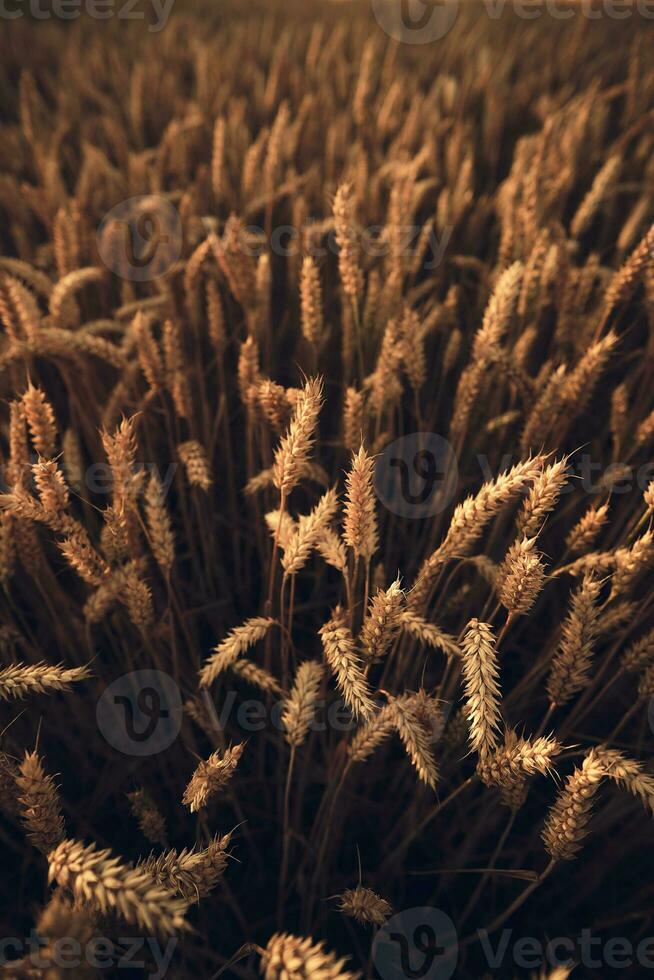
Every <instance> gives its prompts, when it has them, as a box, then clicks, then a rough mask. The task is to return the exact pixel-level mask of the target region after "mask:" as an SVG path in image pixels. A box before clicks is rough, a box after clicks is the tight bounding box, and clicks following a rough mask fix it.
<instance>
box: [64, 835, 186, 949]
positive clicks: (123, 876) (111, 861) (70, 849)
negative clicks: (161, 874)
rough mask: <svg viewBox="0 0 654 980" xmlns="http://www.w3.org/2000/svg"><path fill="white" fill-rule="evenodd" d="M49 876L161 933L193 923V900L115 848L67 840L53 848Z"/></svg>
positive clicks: (172, 932) (103, 909) (86, 898)
mask: <svg viewBox="0 0 654 980" xmlns="http://www.w3.org/2000/svg"><path fill="white" fill-rule="evenodd" d="M48 864H49V871H48V880H49V881H51V882H53V881H56V882H57V884H58V885H60V886H61V887H62V888H66V889H68V890H70V891H71V892H72V894H73V896H74V897H75V899H76V900H77V901H79V902H84V903H86V904H88V905H90V906H92V907H93V908H96V909H97V910H98V911H99V912H102V913H103V914H104V915H107V914H108V913H110V912H115V913H117V914H118V915H120V916H121V918H123V919H124V920H125V922H128V923H132V924H134V925H136V926H139V927H140V928H142V929H146V930H151V931H152V932H154V933H156V934H157V935H160V936H170V935H175V934H176V933H178V932H181V931H183V930H185V929H186V928H188V923H187V922H186V920H185V918H184V914H185V912H186V906H187V903H186V902H185V901H183V900H182V899H179V898H176V897H174V895H173V893H172V892H170V891H168V890H167V889H165V888H162V887H161V886H160V885H158V884H156V882H155V881H154V880H153V878H152V877H151V876H150V875H149V874H148V873H147V872H146V871H144V870H143V869H141V868H138V867H137V868H134V867H132V866H131V865H129V864H124V863H123V862H121V860H120V859H119V858H117V857H111V851H109V850H98V848H97V847H96V846H95V844H87V845H86V846H85V845H84V844H83V843H82V842H81V841H76V840H63V841H61V843H60V844H58V845H57V847H55V848H54V849H53V850H52V851H51V852H50V853H49V854H48Z"/></svg>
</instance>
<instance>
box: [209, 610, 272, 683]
mask: <svg viewBox="0 0 654 980" xmlns="http://www.w3.org/2000/svg"><path fill="white" fill-rule="evenodd" d="M274 623H275V620H274V619H272V618H271V617H270V616H255V617H254V618H253V619H248V620H247V622H245V623H243V625H242V626H237V627H235V628H234V629H233V630H232V631H231V632H230V633H229V634H228V635H227V636H226V637H225V639H224V640H221V642H220V643H219V644H218V646H217V647H216V648H215V650H214V652H213V653H212V654H211V656H210V657H209V658H208V659H207V660H206V661H205V663H204V664H203V666H202V670H201V671H200V686H201V687H209V686H210V685H211V684H213V682H214V681H215V679H216V678H217V677H218V675H219V674H221V673H223V671H225V670H227V668H228V667H231V666H232V665H233V664H234V663H235V661H236V660H237V659H238V658H239V657H240V656H241V655H242V654H244V653H245V652H246V650H249V649H250V647H252V646H254V644H255V643H258V642H259V640H262V639H263V638H264V636H265V635H266V633H267V632H268V630H269V629H270V627H271V626H273V625H274Z"/></svg>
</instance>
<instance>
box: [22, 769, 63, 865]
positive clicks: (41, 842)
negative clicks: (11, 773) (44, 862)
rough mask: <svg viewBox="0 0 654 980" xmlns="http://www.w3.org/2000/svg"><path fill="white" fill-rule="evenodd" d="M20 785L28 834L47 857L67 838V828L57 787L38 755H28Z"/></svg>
mask: <svg viewBox="0 0 654 980" xmlns="http://www.w3.org/2000/svg"><path fill="white" fill-rule="evenodd" d="M16 786H17V788H18V792H19V793H20V796H19V798H18V799H19V803H20V806H21V812H22V818H23V823H24V824H25V828H26V830H27V835H28V837H29V838H30V840H31V841H32V843H33V844H34V845H35V846H36V847H38V849H39V850H40V851H42V852H43V854H48V853H49V852H50V851H51V850H52V848H53V847H56V845H57V844H59V842H60V841H62V840H63V839H64V836H65V833H66V828H65V825H64V818H63V814H62V812H61V801H60V799H59V793H58V791H57V787H56V786H55V783H54V780H53V778H52V776H49V775H47V774H46V772H45V770H44V769H43V766H42V765H41V760H40V759H39V757H38V755H37V754H36V752H26V753H25V758H24V759H23V761H22V762H21V764H20V770H19V774H18V775H17V776H16Z"/></svg>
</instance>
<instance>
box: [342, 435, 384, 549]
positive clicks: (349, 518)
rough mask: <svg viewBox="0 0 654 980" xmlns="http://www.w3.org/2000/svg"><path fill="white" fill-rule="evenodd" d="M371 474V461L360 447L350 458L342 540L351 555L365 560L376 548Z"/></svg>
mask: <svg viewBox="0 0 654 980" xmlns="http://www.w3.org/2000/svg"><path fill="white" fill-rule="evenodd" d="M374 470H375V461H374V459H373V458H372V457H371V456H369V455H368V453H367V452H366V450H365V448H364V447H363V445H361V446H360V448H359V450H358V452H357V453H356V454H354V455H353V456H352V465H351V466H350V471H349V473H348V475H347V479H346V501H345V517H344V520H343V540H344V541H345V543H346V544H347V545H348V547H350V548H351V549H352V552H353V554H354V555H356V556H357V557H361V558H365V559H368V558H370V557H371V556H372V555H374V553H375V551H376V550H377V546H378V532H377V517H376V514H375V507H376V500H375V491H374V488H373V475H374Z"/></svg>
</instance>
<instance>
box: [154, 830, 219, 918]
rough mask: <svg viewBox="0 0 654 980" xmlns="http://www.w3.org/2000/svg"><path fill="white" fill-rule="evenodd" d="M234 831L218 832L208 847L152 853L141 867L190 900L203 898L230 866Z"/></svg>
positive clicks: (162, 885) (170, 890)
mask: <svg viewBox="0 0 654 980" xmlns="http://www.w3.org/2000/svg"><path fill="white" fill-rule="evenodd" d="M231 836H232V835H231V834H225V835H223V836H222V837H221V836H220V835H219V834H216V835H215V837H212V839H211V840H210V841H209V844H208V845H207V847H204V848H200V849H199V850H197V849H196V848H191V849H189V848H184V849H183V850H182V851H180V852H179V853H178V852H177V851H176V850H174V849H173V850H169V851H164V852H163V853H161V854H158V855H156V856H155V855H154V854H152V855H150V857H148V858H147V859H146V860H145V861H142V862H140V864H139V867H140V868H142V870H143V871H145V872H147V873H148V874H149V875H151V876H152V878H153V879H154V880H155V881H156V883H157V884H158V885H160V886H161V887H162V888H165V889H166V891H169V892H176V893H177V894H178V895H180V896H181V897H182V898H183V899H184V901H186V902H189V903H191V902H194V901H199V899H201V898H204V897H205V896H207V895H209V894H210V893H211V891H212V890H213V889H214V888H215V887H216V885H217V884H218V882H219V881H220V879H221V877H222V875H223V872H224V870H225V868H226V867H227V859H228V856H229V855H228V851H227V848H228V847H229V844H230V841H231Z"/></svg>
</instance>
